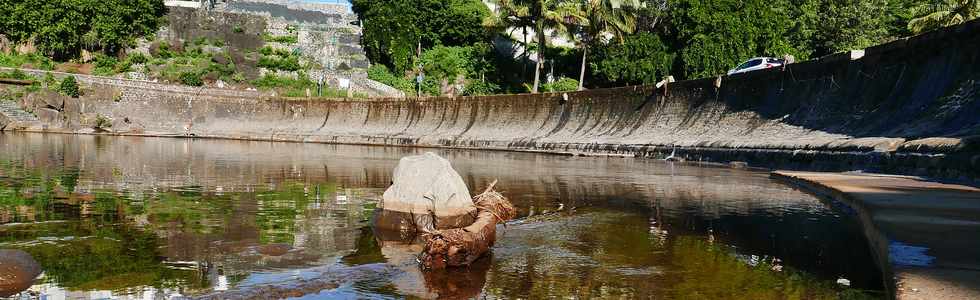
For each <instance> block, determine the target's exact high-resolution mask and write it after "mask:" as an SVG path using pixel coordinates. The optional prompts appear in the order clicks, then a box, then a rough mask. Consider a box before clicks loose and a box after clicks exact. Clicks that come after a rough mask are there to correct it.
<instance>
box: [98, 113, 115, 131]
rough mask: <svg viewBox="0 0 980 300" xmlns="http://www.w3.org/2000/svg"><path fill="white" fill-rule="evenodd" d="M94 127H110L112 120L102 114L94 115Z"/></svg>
mask: <svg viewBox="0 0 980 300" xmlns="http://www.w3.org/2000/svg"><path fill="white" fill-rule="evenodd" d="M95 128H99V129H108V128H112V120H111V119H109V118H108V117H106V116H103V115H97V116H95Z"/></svg>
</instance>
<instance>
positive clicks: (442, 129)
mask: <svg viewBox="0 0 980 300" xmlns="http://www.w3.org/2000/svg"><path fill="white" fill-rule="evenodd" d="M978 44H980V22H971V23H968V24H965V25H962V26H958V27H955V28H951V29H948V30H944V31H939V32H934V33H930V34H926V35H922V36H918V37H915V38H911V39H905V40H899V41H896V42H893V43H890V44H886V45H882V46H878V47H874V48H870V49H866V53H865V56H864V57H863V58H861V59H858V60H852V59H851V57H850V54H849V53H845V54H840V55H834V56H829V57H825V58H822V59H819V60H816V61H809V62H804V63H799V64H794V65H790V66H789V67H787V68H786V69H785V70H781V69H772V70H766V71H757V72H752V73H748V74H741V75H736V76H730V77H724V78H722V80H721V83H720V88H719V87H717V83H716V80H715V79H702V80H692V81H684V82H679V83H674V84H671V85H669V86H668V88H667V89H666V91H665V90H655V88H654V87H650V86H638V87H626V88H617V89H604V90H593V91H586V92H579V93H568V94H541V95H506V96H488V97H461V98H425V99H417V100H411V99H409V100H405V99H380V100H354V101H346V100H329V99H318V100H295V99H268V98H261V97H258V96H257V95H254V94H251V95H246V94H247V93H242V94H239V93H235V92H220V91H219V92H214V93H212V92H211V91H210V90H206V89H187V88H177V87H175V88H173V89H170V88H167V87H162V86H154V87H152V88H146V87H143V86H139V85H135V86H134V85H133V84H130V82H122V84H118V83H114V82H110V81H106V82H98V83H96V85H101V86H105V88H107V89H118V90H120V91H121V92H122V97H121V99H115V100H119V101H114V100H112V99H96V98H93V97H88V98H83V99H82V100H79V101H80V102H83V103H84V104H83V105H80V106H81V107H83V109H82V110H81V112H82V113H89V114H99V115H104V116H109V117H111V118H113V119H117V120H118V119H127V120H130V121H133V122H138V123H139V124H141V125H142V126H141V128H143V130H141V131H140V132H127V131H126V130H125V129H120V130H116V131H117V132H116V133H119V134H127V133H133V134H151V135H179V136H198V137H221V138H236V139H255V140H278V141H303V142H327V143H350V144H373V145H405V146H437V147H454V148H475V149H500V150H521V151H544V152H562V153H586V154H606V153H613V154H626V155H638V156H651V157H664V156H667V155H669V154H672V153H673V154H674V155H675V156H680V157H685V158H687V159H688V160H707V161H717V162H727V161H746V162H748V163H749V164H750V165H753V166H763V167H779V168H791V169H807V170H855V169H865V170H872V171H878V172H892V173H903V174H925V175H933V176H940V177H947V178H960V179H967V180H977V178H980V176H978V175H980V171H978V170H980V138H977V137H978V136H980V101H978V98H980V50H978V48H977V47H976V45H978Z"/></svg>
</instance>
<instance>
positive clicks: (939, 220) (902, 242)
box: [772, 171, 980, 299]
mask: <svg viewBox="0 0 980 300" xmlns="http://www.w3.org/2000/svg"><path fill="white" fill-rule="evenodd" d="M772 176H773V177H774V178H777V179H782V180H785V181H788V182H789V183H791V184H795V185H798V186H801V187H804V188H805V189H806V190H808V191H811V192H813V193H816V194H819V195H821V196H824V197H825V198H826V199H829V200H831V201H836V202H840V203H844V204H846V205H847V206H848V207H851V208H853V209H855V214H856V216H857V217H858V219H859V220H860V221H861V223H863V224H862V225H863V226H864V229H865V234H866V235H867V236H868V241H869V243H871V249H873V250H875V251H876V252H877V253H876V255H877V259H878V263H879V265H880V266H882V268H883V271H884V272H883V274H893V275H894V277H895V279H896V281H897V282H894V283H893V282H886V286H890V287H892V288H893V290H894V292H895V294H896V296H897V298H899V299H980V189H978V188H975V187H969V186H962V185H956V184H946V183H939V182H933V181H928V180H925V179H922V178H918V177H909V176H893V175H877V174H860V173H813V172H788V171H777V172H773V173H772ZM886 277H888V276H886ZM886 280H888V279H886Z"/></svg>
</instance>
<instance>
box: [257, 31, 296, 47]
mask: <svg viewBox="0 0 980 300" xmlns="http://www.w3.org/2000/svg"><path fill="white" fill-rule="evenodd" d="M262 39H263V40H265V41H266V42H269V43H283V44H287V45H288V44H295V43H298V42H299V36H297V35H295V34H292V35H271V34H268V33H265V34H262Z"/></svg>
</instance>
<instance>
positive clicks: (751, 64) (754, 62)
mask: <svg viewBox="0 0 980 300" xmlns="http://www.w3.org/2000/svg"><path fill="white" fill-rule="evenodd" d="M760 64H762V60H761V59H753V60H750V61H747V62H745V63H744V64H742V65H741V66H738V68H736V69H738V70H741V69H747V68H751V67H755V66H758V65H760Z"/></svg>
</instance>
